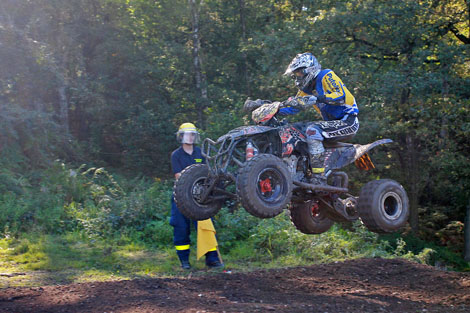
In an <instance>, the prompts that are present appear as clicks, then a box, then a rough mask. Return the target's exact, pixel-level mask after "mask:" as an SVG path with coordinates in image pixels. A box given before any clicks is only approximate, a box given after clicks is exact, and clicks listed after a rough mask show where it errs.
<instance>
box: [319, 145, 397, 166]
mask: <svg viewBox="0 0 470 313" xmlns="http://www.w3.org/2000/svg"><path fill="white" fill-rule="evenodd" d="M391 142H393V140H391V139H381V140H377V141H374V142H372V143H369V144H367V145H360V144H351V145H348V146H342V147H338V148H331V149H327V152H328V153H327V159H326V160H325V163H326V164H325V165H326V166H325V167H327V168H328V169H330V170H333V169H339V168H342V167H344V166H346V165H348V164H350V163H352V162H354V161H356V160H357V159H359V158H360V157H361V156H363V155H364V154H365V153H367V152H368V151H370V150H372V149H373V148H375V147H377V146H380V145H383V144H387V143H391Z"/></svg>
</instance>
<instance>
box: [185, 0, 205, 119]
mask: <svg viewBox="0 0 470 313" xmlns="http://www.w3.org/2000/svg"><path fill="white" fill-rule="evenodd" d="M188 1H189V5H190V7H191V21H192V26H193V65H194V71H195V80H196V89H197V90H198V91H199V94H200V95H201V99H199V100H197V101H196V102H197V104H198V110H197V111H198V123H199V125H200V127H203V128H204V127H205V118H204V110H205V109H206V108H207V103H208V97H207V83H206V77H205V75H204V72H203V71H202V61H201V56H200V53H201V52H200V50H201V39H200V34H199V8H200V6H201V2H202V0H201V1H200V2H199V4H197V3H196V0H188Z"/></svg>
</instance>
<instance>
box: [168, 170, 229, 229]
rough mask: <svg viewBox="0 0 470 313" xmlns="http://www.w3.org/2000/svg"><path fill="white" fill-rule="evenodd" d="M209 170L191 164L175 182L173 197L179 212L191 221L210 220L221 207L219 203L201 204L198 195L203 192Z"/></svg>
mask: <svg viewBox="0 0 470 313" xmlns="http://www.w3.org/2000/svg"><path fill="white" fill-rule="evenodd" d="M208 173H209V169H208V167H207V165H205V164H193V165H191V166H188V167H187V168H185V169H184V170H183V171H182V172H181V176H180V178H179V179H178V180H177V181H176V182H175V186H174V188H173V190H174V191H173V196H174V198H175V202H176V206H177V207H178V209H179V210H180V212H181V213H182V214H183V215H184V216H186V217H187V218H190V219H192V220H196V221H200V220H206V219H208V218H211V217H212V216H214V215H215V214H217V212H219V210H220V208H221V207H222V203H221V202H220V201H212V202H211V201H210V199H208V201H207V202H205V203H201V202H199V201H198V195H200V194H201V192H202V191H203V190H204V188H205V186H204V183H205V181H206V178H207V176H208Z"/></svg>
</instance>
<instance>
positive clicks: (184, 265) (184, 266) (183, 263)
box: [181, 261, 191, 270]
mask: <svg viewBox="0 0 470 313" xmlns="http://www.w3.org/2000/svg"><path fill="white" fill-rule="evenodd" d="M181 268H182V269H184V270H190V269H191V264H190V263H189V261H181Z"/></svg>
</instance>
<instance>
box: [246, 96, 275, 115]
mask: <svg viewBox="0 0 470 313" xmlns="http://www.w3.org/2000/svg"><path fill="white" fill-rule="evenodd" d="M267 102H269V101H267V100H261V99H256V100H255V101H253V100H251V99H250V98H248V99H246V101H245V104H244V105H243V111H245V112H251V111H254V110H256V109H257V108H259V107H260V106H262V105H263V104H265V103H267Z"/></svg>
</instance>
